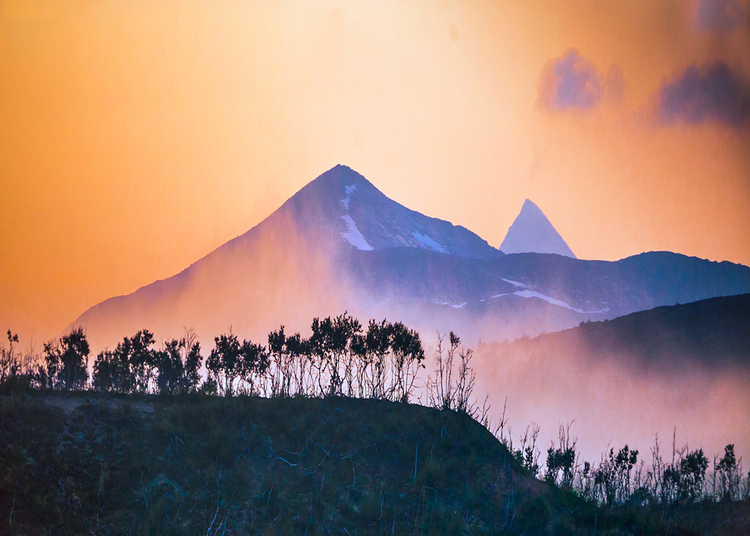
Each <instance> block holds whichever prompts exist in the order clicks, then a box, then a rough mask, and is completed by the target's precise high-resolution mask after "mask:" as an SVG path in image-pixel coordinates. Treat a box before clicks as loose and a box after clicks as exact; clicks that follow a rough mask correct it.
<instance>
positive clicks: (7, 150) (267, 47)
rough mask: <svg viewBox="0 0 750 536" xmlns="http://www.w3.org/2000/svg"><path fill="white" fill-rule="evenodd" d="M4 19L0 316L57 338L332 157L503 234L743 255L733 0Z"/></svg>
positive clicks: (261, 209) (172, 267) (280, 5)
mask: <svg viewBox="0 0 750 536" xmlns="http://www.w3.org/2000/svg"><path fill="white" fill-rule="evenodd" d="M0 16H1V17H2V19H1V22H0V188H2V196H1V197H0V207H1V208H0V328H2V330H3V331H4V330H5V329H8V328H10V329H12V330H13V331H14V332H18V333H19V334H20V335H21V336H22V338H24V339H25V340H26V341H28V340H29V338H30V337H34V339H35V340H37V341H38V342H41V341H43V340H45V339H47V338H50V337H53V336H55V335H57V334H59V333H60V331H61V330H62V329H63V328H64V327H65V326H67V325H68V324H69V323H70V322H71V321H73V320H74V319H75V318H76V317H77V316H78V315H80V314H81V313H82V312H83V311H85V310H86V309H87V308H89V307H90V306H92V305H94V304H96V303H99V302H101V301H103V300H105V299H107V298H109V297H111V296H115V295H121V294H126V293H130V292H132V291H134V290H136V289H137V288H139V287H141V286H143V285H146V284H148V283H151V282H152V281H154V280H156V279H163V278H166V277H169V276H171V275H173V274H175V273H177V272H179V271H180V270H182V269H183V268H185V267H186V266H188V265H189V264H190V263H192V262H194V261H195V260H197V259H199V258H200V257H202V256H204V255H206V254H207V253H209V252H210V251H212V250H213V249H215V248H216V247H218V246H219V245H221V244H222V243H224V242H226V241H227V240H229V239H231V238H233V237H235V236H237V235H240V234H242V233H244V232H245V231H247V230H248V229H250V228H251V227H253V226H254V225H256V224H257V223H259V222H260V221H261V220H263V219H264V218H265V217H266V216H268V215H269V214H270V213H271V212H273V211H274V210H275V209H276V208H278V207H279V206H280V205H281V204H282V203H283V202H284V201H285V200H286V199H287V198H289V197H290V196H292V195H293V194H294V193H295V192H296V191H297V190H299V189H300V188H301V187H303V186H304V185H305V184H306V183H308V182H309V181H311V180H312V179H314V178H315V177H317V176H318V175H319V174H321V173H323V172H324V171H326V170H327V169H329V168H331V167H332V166H334V165H335V164H337V163H342V164H346V165H348V166H350V167H352V168H353V169H355V170H356V171H358V172H360V173H362V174H363V175H364V176H365V177H367V178H368V179H369V180H370V181H371V182H373V184H375V186H377V187H378V188H379V189H380V190H381V191H383V192H384V193H385V194H386V195H388V196H389V197H391V198H392V199H394V200H396V201H398V202H400V203H402V204H404V205H406V206H407V207H409V208H412V209H414V210H418V211H420V212H422V213H424V214H426V215H429V216H433V217H439V218H442V219H446V220H450V221H451V222H453V223H455V224H459V225H463V226H465V227H467V228H469V229H471V230H472V231H474V232H475V233H477V234H479V235H480V236H482V237H483V238H485V239H487V240H488V241H489V242H490V244H492V245H493V246H496V247H497V246H499V245H500V243H501V242H502V240H503V238H504V236H505V233H506V231H507V229H508V227H509V226H510V225H511V223H512V222H513V219H514V218H515V216H516V215H517V213H518V211H519V210H520V208H521V205H522V204H523V201H524V199H526V198H529V199H531V200H533V201H534V202H535V203H536V204H537V205H538V206H539V207H540V208H541V209H542V210H543V211H544V213H545V214H546V215H547V217H548V218H549V220H550V221H551V222H552V224H553V225H554V226H555V228H556V229H557V230H558V231H559V233H560V234H561V235H562V237H563V238H564V239H565V241H566V242H567V243H568V245H569V246H570V248H571V249H572V250H573V252H574V253H575V254H576V255H577V256H578V257H579V258H582V259H606V260H616V259H619V258H622V257H626V256H629V255H633V254H637V253H641V252H643V251H650V250H671V251H675V252H679V253H684V254H687V255H695V256H699V257H702V258H707V259H711V260H718V261H721V260H729V261H732V262H738V263H742V264H745V265H750V89H749V88H750V55H748V54H747V51H748V50H750V8H749V6H748V3H747V2H737V1H733V0H713V1H709V0H660V1H658V2H654V1H652V0H645V1H633V0H623V1H611V2H601V1H600V0H593V1H589V0H574V1H569V2H564V3H563V2H557V1H551V0H550V1H535V2H506V1H497V0H493V1H487V2H481V1H472V2H453V1H444V2H440V1H433V0H430V1H415V2H396V1H378V2H372V1H371V2H338V1H323V0H315V1H309V2H302V1H301V2H245V1H237V2H232V1H221V0H218V1H214V2H186V1H175V2H169V1H160V2H152V1H144V2H137V1H132V2H125V1H113V2H106V3H104V2H79V1H75V2H74V1H70V2H68V1H66V2H46V1H45V2H32V1H29V2H25V1H14V0H5V1H4V2H3V3H2V12H1V13H0Z"/></svg>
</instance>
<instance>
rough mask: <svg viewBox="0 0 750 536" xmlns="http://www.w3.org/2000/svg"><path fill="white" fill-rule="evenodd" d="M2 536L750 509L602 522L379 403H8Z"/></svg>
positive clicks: (442, 527)
mask: <svg viewBox="0 0 750 536" xmlns="http://www.w3.org/2000/svg"><path fill="white" fill-rule="evenodd" d="M0 402H1V403H2V409H0V533H2V534H6V533H7V534H24V535H36V534H95V535H102V534H483V533H489V534H555V535H557V534H561V535H562V534H597V535H598V534H675V535H679V534H683V535H694V534H712V535H713V534H716V535H719V534H721V535H724V534H726V535H733V534H737V535H740V534H742V535H747V534H750V505H748V503H747V502H742V503H736V502H735V503H708V502H706V503H698V504H678V505H670V506H660V505H643V504H640V505H637V504H628V505H623V506H618V507H616V508H613V509H609V508H600V507H597V506H596V505H594V504H592V503H588V502H585V501H583V500H582V499H580V498H579V497H577V496H575V495H573V494H572V493H569V492H566V491H562V490H559V489H557V488H555V487H554V486H552V485H551V484H547V483H544V482H540V481H538V480H536V479H533V478H531V477H530V476H528V475H524V474H522V473H521V472H519V466H518V464H517V462H516V461H515V460H514V459H513V457H512V456H511V455H510V454H509V452H508V451H507V449H506V448H505V447H504V446H503V445H502V444H501V443H499V442H498V441H497V439H496V438H495V437H494V436H492V434H490V433H489V432H488V431H487V430H486V429H485V428H483V427H482V426H481V425H479V424H478V423H477V422H476V421H474V420H472V419H471V418H470V417H468V416H467V415H465V414H459V413H455V412H451V411H438V410H436V409H431V408H425V407H422V406H417V405H406V404H397V403H392V402H386V401H382V400H378V401H375V400H353V399H345V398H328V399H304V398H298V399H270V400H269V399H260V398H247V397H237V398H229V399H224V398H217V397H208V396H199V395H196V396H190V397H185V398H158V397H155V396H136V395H130V396H123V397H107V398H102V399H100V398H98V397H96V396H93V395H89V396H87V395H86V394H81V393H77V394H75V395H67V396H66V395H63V394H39V393H30V394H26V395H24V396H23V397H21V398H20V399H19V398H18V397H17V396H16V397H15V398H14V399H12V400H11V399H10V398H5V397H3V398H0Z"/></svg>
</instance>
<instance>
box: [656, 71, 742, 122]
mask: <svg viewBox="0 0 750 536" xmlns="http://www.w3.org/2000/svg"><path fill="white" fill-rule="evenodd" d="M655 115H656V117H655V118H656V120H657V122H658V123H659V124H661V125H671V124H674V123H686V124H688V125H699V124H702V123H707V122H717V123H722V124H725V125H730V126H733V127H735V128H739V127H741V126H742V125H743V124H744V123H745V121H746V120H747V119H748V118H750V88H749V87H748V85H747V83H746V82H745V80H744V79H743V77H742V75H741V73H738V72H735V71H733V70H732V69H730V68H729V66H728V65H727V64H726V63H724V62H721V61H718V62H715V63H709V64H705V65H702V66H697V65H690V66H689V67H687V68H686V69H685V71H684V72H683V73H682V74H681V75H680V76H679V77H677V78H676V79H675V80H673V81H672V82H663V83H662V85H661V87H660V88H659V90H658V93H657V98H656V110H655Z"/></svg>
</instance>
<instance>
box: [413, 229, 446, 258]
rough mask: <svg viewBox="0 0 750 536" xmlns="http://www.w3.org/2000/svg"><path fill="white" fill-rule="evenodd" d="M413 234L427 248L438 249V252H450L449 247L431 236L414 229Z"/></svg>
mask: <svg viewBox="0 0 750 536" xmlns="http://www.w3.org/2000/svg"><path fill="white" fill-rule="evenodd" d="M411 235H412V236H413V237H414V238H415V239H416V240H417V242H419V243H420V244H422V245H423V246H424V248H425V249H431V250H432V251H437V252H438V253H448V250H447V249H445V248H444V247H443V246H441V245H440V244H438V243H437V242H435V241H434V240H433V239H432V238H430V237H429V236H425V235H423V234H420V233H418V232H417V231H412V233H411Z"/></svg>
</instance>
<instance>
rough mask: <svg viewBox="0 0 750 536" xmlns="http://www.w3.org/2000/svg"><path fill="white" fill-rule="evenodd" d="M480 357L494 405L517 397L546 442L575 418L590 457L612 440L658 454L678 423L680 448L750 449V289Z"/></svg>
mask: <svg viewBox="0 0 750 536" xmlns="http://www.w3.org/2000/svg"><path fill="white" fill-rule="evenodd" d="M476 355H477V362H479V363H482V365H481V367H482V372H483V374H481V375H479V376H478V390H479V392H488V393H490V402H491V403H492V404H493V406H494V407H502V406H503V404H504V402H505V401H506V397H507V408H508V415H509V416H510V418H511V420H512V422H513V424H514V427H518V426H522V427H523V426H526V425H527V424H528V423H529V422H530V421H532V420H533V421H534V422H536V423H539V424H540V425H541V427H542V430H543V432H542V437H543V439H544V441H546V442H548V440H549V439H554V437H555V431H556V430H557V426H558V424H560V423H567V422H570V421H572V420H575V426H574V428H573V429H574V431H575V432H574V434H575V435H577V436H578V437H585V438H586V440H585V441H582V442H581V443H579V444H581V445H582V448H583V449H584V450H585V451H586V452H585V453H584V456H596V455H597V454H598V453H599V452H601V451H603V450H608V448H609V447H608V446H607V445H608V444H610V443H611V445H613V446H616V445H622V444H624V443H626V442H627V443H628V444H629V445H630V447H631V448H634V449H640V450H641V452H648V450H649V448H650V447H652V446H653V442H654V436H655V434H658V435H659V437H660V438H661V439H662V440H664V439H666V438H667V437H668V438H670V441H671V437H672V434H673V433H674V432H675V430H676V434H677V447H678V448H679V447H680V446H681V445H684V444H685V443H688V444H689V445H690V446H691V447H692V448H696V447H698V446H700V447H702V448H704V449H705V450H706V451H711V450H712V449H720V448H722V445H725V444H727V443H734V444H736V448H737V450H738V452H737V456H738V458H739V456H742V457H743V458H744V459H748V457H749V456H750V428H748V426H747V424H748V415H750V398H749V397H747V396H746V393H748V392H750V294H743V295H739V296H725V297H718V298H711V299H708V300H701V301H696V302H693V303H688V304H680V305H671V306H663V307H656V308H653V309H649V310H647V311H639V312H636V313H632V314H629V315H626V316H622V317H619V318H616V319H613V320H609V321H605V322H590V323H583V324H581V325H579V326H576V327H574V328H571V329H566V330H564V331H559V332H556V333H547V334H543V335H540V336H538V337H536V338H525V337H524V338H521V339H517V340H515V341H513V342H509V343H497V342H493V343H489V344H480V345H478V347H477V348H476ZM492 364H494V366H493V365H492ZM521 429H522V428H521ZM583 443H585V445H583ZM587 449H590V450H587Z"/></svg>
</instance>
